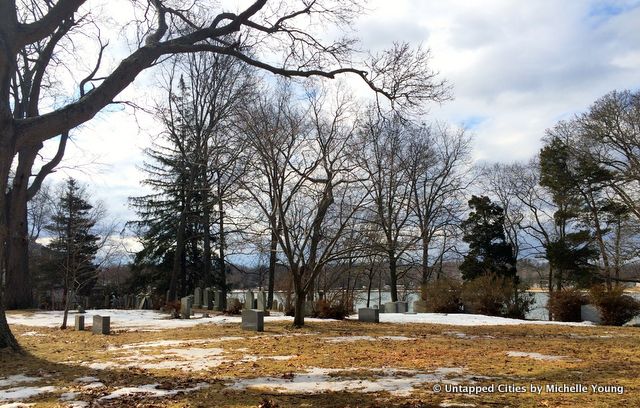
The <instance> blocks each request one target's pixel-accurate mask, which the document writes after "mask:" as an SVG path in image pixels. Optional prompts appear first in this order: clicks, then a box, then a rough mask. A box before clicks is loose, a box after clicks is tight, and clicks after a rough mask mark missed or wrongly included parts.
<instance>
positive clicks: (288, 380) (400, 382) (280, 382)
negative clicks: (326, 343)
mask: <svg viewBox="0 0 640 408" xmlns="http://www.w3.org/2000/svg"><path fill="white" fill-rule="evenodd" d="M362 370H364V371H367V372H369V373H373V374H374V375H375V377H376V378H361V379H357V378H340V377H337V376H336V374H337V373H339V372H345V371H358V369H356V368H353V369H336V368H317V367H314V368H309V369H308V370H307V371H306V372H304V373H296V374H294V375H293V376H292V377H262V378H251V379H243V380H238V381H236V382H234V383H233V384H232V385H231V386H230V388H231V389H236V390H243V389H247V388H258V389H271V390H274V391H277V392H282V393H306V394H316V393H322V392H339V391H358V392H364V393H370V392H381V391H388V392H390V393H391V394H394V395H398V396H407V395H409V394H411V392H412V391H413V390H414V389H415V388H416V387H418V386H420V385H422V384H425V383H433V382H454V383H455V382H457V381H459V380H464V381H469V382H472V381H473V380H472V379H471V377H470V376H463V377H461V378H455V379H449V378H448V376H449V375H451V374H460V373H462V369H461V368H440V369H437V370H436V371H435V372H433V373H418V372H416V371H414V370H395V369H386V370H376V369H362ZM403 373H404V374H405V375H402V374H403ZM406 374H410V375H408V376H407V375H406Z"/></svg>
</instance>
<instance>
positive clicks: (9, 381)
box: [0, 374, 40, 388]
mask: <svg viewBox="0 0 640 408" xmlns="http://www.w3.org/2000/svg"><path fill="white" fill-rule="evenodd" d="M39 380H40V378H38V377H29V376H26V375H22V374H18V375H10V376H9V377H5V378H3V379H0V388H4V387H10V386H12V385H16V384H21V383H30V382H35V381H39Z"/></svg>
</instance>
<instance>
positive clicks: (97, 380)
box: [73, 376, 100, 383]
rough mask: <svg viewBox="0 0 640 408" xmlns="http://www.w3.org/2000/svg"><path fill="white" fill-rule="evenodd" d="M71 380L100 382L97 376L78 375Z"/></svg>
mask: <svg viewBox="0 0 640 408" xmlns="http://www.w3.org/2000/svg"><path fill="white" fill-rule="evenodd" d="M73 382H77V383H95V382H100V379H99V378H97V377H89V376H87V377H78V378H76V379H75V380H73Z"/></svg>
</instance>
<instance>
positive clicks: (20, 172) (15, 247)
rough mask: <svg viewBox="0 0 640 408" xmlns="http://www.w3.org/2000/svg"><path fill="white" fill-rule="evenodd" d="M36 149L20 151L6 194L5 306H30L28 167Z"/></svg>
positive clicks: (30, 166)
mask: <svg viewBox="0 0 640 408" xmlns="http://www.w3.org/2000/svg"><path fill="white" fill-rule="evenodd" d="M37 154H38V149H37V148H34V149H25V150H23V151H21V152H20V155H19V160H18V167H17V169H16V174H15V176H14V178H13V183H12V186H11V192H10V193H9V194H8V197H7V207H8V208H7V217H8V219H7V220H8V223H9V226H8V227H9V232H10V234H9V240H8V241H7V275H6V287H8V288H11V290H10V291H7V293H6V307H7V308H8V309H28V308H31V307H32V306H33V292H32V287H33V285H32V280H31V274H30V272H29V238H28V234H29V232H28V225H27V201H28V198H27V197H28V195H27V194H28V193H27V189H28V187H29V177H30V176H31V168H32V167H33V162H34V161H35V158H36V156H37Z"/></svg>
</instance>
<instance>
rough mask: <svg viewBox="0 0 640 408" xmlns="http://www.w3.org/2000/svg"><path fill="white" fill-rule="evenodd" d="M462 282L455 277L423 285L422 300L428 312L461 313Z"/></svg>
mask: <svg viewBox="0 0 640 408" xmlns="http://www.w3.org/2000/svg"><path fill="white" fill-rule="evenodd" d="M461 291H462V284H461V283H460V282H459V281H457V280H453V279H438V280H437V281H434V282H431V283H429V284H427V285H423V286H422V300H424V301H425V303H426V307H427V312H431V313H459V312H460V310H461V306H462V301H461V300H460V295H461Z"/></svg>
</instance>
